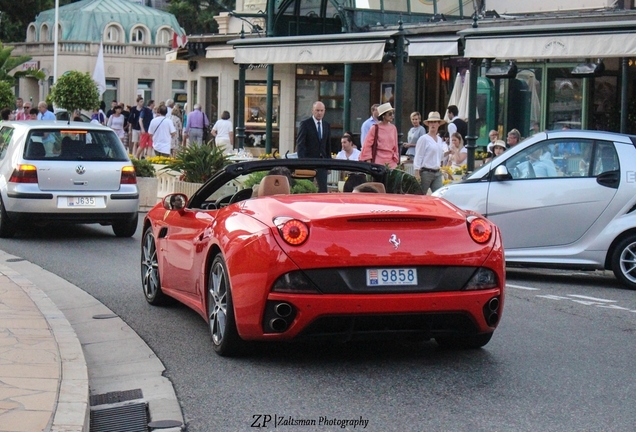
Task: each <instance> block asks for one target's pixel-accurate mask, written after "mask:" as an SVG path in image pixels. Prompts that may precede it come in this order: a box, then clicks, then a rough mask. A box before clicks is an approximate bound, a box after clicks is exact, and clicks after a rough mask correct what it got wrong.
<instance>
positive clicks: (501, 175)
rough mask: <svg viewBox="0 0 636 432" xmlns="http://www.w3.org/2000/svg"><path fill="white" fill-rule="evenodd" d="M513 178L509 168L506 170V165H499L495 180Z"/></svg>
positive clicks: (496, 169)
mask: <svg viewBox="0 0 636 432" xmlns="http://www.w3.org/2000/svg"><path fill="white" fill-rule="evenodd" d="M511 178H512V176H511V175H510V173H509V172H508V168H506V166H505V165H499V166H498V167H497V168H495V179H497V180H499V181H502V180H510V179H511Z"/></svg>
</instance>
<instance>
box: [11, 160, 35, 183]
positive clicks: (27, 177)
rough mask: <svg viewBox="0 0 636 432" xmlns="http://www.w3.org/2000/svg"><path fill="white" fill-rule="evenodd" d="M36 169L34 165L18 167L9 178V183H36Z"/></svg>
mask: <svg viewBox="0 0 636 432" xmlns="http://www.w3.org/2000/svg"><path fill="white" fill-rule="evenodd" d="M37 182H38V169H37V168H36V167H35V165H25V164H22V165H18V166H17V167H16V168H15V169H14V170H13V173H12V174H11V177H10V178H9V183H37Z"/></svg>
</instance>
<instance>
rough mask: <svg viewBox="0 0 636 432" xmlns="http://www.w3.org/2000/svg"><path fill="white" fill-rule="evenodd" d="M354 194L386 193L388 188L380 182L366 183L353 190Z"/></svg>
mask: <svg viewBox="0 0 636 432" xmlns="http://www.w3.org/2000/svg"><path fill="white" fill-rule="evenodd" d="M353 191H354V192H372V193H386V188H385V187H384V184H383V183H380V182H366V183H362V184H361V185H358V186H356V187H355V188H353Z"/></svg>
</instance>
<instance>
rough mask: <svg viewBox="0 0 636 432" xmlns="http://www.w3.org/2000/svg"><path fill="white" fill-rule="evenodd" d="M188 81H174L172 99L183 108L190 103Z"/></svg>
mask: <svg viewBox="0 0 636 432" xmlns="http://www.w3.org/2000/svg"><path fill="white" fill-rule="evenodd" d="M187 85H188V82H187V81H177V80H174V81H172V99H173V100H174V102H175V103H178V104H179V105H181V107H182V108H183V107H184V106H185V104H186V103H187V102H188V90H187Z"/></svg>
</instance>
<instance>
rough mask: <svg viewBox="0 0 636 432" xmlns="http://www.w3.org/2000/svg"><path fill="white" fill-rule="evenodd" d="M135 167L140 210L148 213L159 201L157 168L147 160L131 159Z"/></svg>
mask: <svg viewBox="0 0 636 432" xmlns="http://www.w3.org/2000/svg"><path fill="white" fill-rule="evenodd" d="M130 160H131V162H132V164H133V166H134V167H135V174H136V175H137V189H139V209H140V210H142V211H146V210H149V209H151V208H152V207H154V206H155V204H157V202H158V201H159V199H158V197H157V192H158V188H159V182H158V179H157V178H156V177H155V176H156V173H155V167H154V166H153V165H152V163H150V161H149V160H147V159H136V158H131V159H130Z"/></svg>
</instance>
